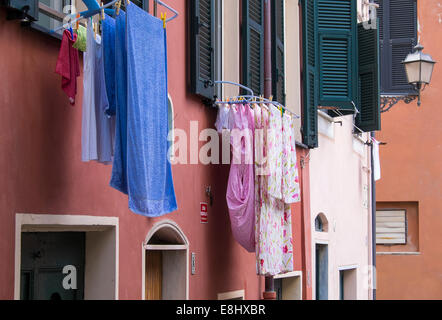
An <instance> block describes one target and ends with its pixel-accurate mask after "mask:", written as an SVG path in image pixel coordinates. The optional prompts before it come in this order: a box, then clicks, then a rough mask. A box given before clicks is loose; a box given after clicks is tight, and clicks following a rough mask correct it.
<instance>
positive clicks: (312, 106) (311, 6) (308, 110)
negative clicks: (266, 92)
mask: <svg viewBox="0 0 442 320" xmlns="http://www.w3.org/2000/svg"><path fill="white" fill-rule="evenodd" d="M315 21H316V13H315V0H303V1H302V23H303V28H302V29H303V30H302V31H303V32H302V33H303V37H302V41H303V45H302V49H303V82H304V83H303V109H302V110H303V111H302V128H301V131H302V136H303V141H304V144H306V145H307V146H308V147H310V148H316V147H317V146H318V109H317V105H318V104H317V103H318V102H317V98H318V69H317V64H316V60H317V44H316V36H317V33H316V22H315Z"/></svg>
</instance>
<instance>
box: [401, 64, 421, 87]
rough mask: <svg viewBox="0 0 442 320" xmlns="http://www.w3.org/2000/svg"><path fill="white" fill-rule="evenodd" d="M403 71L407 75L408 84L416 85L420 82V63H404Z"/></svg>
mask: <svg viewBox="0 0 442 320" xmlns="http://www.w3.org/2000/svg"><path fill="white" fill-rule="evenodd" d="M404 65H405V71H406V73H407V78H408V83H418V82H420V81H421V79H420V78H421V68H420V66H421V61H413V62H406V63H404Z"/></svg>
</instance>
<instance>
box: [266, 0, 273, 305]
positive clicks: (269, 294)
mask: <svg viewBox="0 0 442 320" xmlns="http://www.w3.org/2000/svg"><path fill="white" fill-rule="evenodd" d="M271 14H272V8H271V4H270V1H269V0H264V95H265V97H266V98H269V97H270V96H271V95H272V15H271ZM263 298H264V300H276V292H275V285H274V282H273V277H272V276H266V278H265V292H264V293H263Z"/></svg>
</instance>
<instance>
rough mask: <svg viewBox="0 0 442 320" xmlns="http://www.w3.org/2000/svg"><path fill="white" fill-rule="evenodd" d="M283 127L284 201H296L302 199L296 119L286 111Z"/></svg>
mask: <svg viewBox="0 0 442 320" xmlns="http://www.w3.org/2000/svg"><path fill="white" fill-rule="evenodd" d="M282 128H283V131H282V134H283V151H282V163H283V174H282V176H283V184H282V195H283V199H284V203H295V202H299V201H301V192H300V188H299V170H298V163H297V157H296V140H295V121H294V119H293V117H291V116H290V115H289V114H288V113H284V116H283V126H282Z"/></svg>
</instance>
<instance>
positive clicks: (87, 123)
mask: <svg viewBox="0 0 442 320" xmlns="http://www.w3.org/2000/svg"><path fill="white" fill-rule="evenodd" d="M87 32H88V35H87V51H86V53H85V57H84V80H83V81H84V97H83V123H82V159H83V161H85V162H87V161H92V160H95V161H98V162H100V163H103V164H110V163H111V161H112V156H113V132H114V125H113V120H112V119H111V118H110V117H108V116H107V115H106V114H105V110H106V109H107V108H108V106H109V103H108V100H107V94H106V88H105V80H104V61H103V47H102V43H101V38H100V36H97V40H96V39H95V37H94V31H93V29H92V23H89V24H88V28H87Z"/></svg>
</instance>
